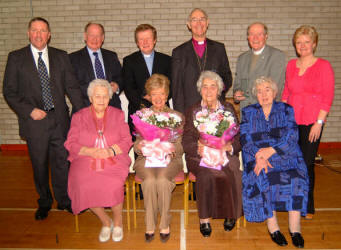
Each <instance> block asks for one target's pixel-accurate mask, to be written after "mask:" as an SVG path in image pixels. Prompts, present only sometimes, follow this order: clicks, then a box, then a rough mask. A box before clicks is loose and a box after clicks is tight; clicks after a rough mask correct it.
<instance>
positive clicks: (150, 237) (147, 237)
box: [144, 233, 154, 242]
mask: <svg viewBox="0 0 341 250" xmlns="http://www.w3.org/2000/svg"><path fill="white" fill-rule="evenodd" d="M144 237H145V241H146V242H151V241H152V240H154V233H152V234H147V233H145V234H144Z"/></svg>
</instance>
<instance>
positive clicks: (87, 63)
mask: <svg viewBox="0 0 341 250" xmlns="http://www.w3.org/2000/svg"><path fill="white" fill-rule="evenodd" d="M103 60H104V59H103ZM81 63H82V64H83V65H82V68H83V69H85V70H86V72H87V75H88V81H89V82H90V81H91V80H93V79H95V78H96V77H95V72H94V68H93V67H92V62H91V58H90V55H89V52H88V49H87V48H86V47H84V48H83V50H82V61H81Z"/></svg>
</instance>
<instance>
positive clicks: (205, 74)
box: [197, 70, 224, 96]
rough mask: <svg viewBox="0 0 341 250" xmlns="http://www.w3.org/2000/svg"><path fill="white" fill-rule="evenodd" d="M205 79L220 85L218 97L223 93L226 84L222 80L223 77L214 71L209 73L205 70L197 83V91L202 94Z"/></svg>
mask: <svg viewBox="0 0 341 250" xmlns="http://www.w3.org/2000/svg"><path fill="white" fill-rule="evenodd" d="M205 79H210V80H212V81H215V82H216V83H217V85H218V95H219V96H220V95H221V92H222V91H223V88H224V82H223V79H221V77H220V76H219V75H218V74H217V73H215V72H213V71H209V70H205V71H203V72H201V74H200V76H199V79H198V81H197V89H198V92H199V93H200V92H201V88H202V84H203V82H204V80H205Z"/></svg>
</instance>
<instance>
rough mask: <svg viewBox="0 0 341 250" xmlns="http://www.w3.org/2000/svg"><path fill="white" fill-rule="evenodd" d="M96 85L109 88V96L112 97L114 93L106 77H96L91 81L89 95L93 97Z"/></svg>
mask: <svg viewBox="0 0 341 250" xmlns="http://www.w3.org/2000/svg"><path fill="white" fill-rule="evenodd" d="M95 87H104V88H107V89H108V93H109V98H110V99H111V98H112V95H113V94H114V93H113V91H112V88H111V85H110V83H109V82H108V81H107V80H104V79H95V80H93V81H91V82H90V84H89V87H88V97H89V98H90V97H92V96H93V94H94V89H95Z"/></svg>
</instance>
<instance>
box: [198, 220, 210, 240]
mask: <svg viewBox="0 0 341 250" xmlns="http://www.w3.org/2000/svg"><path fill="white" fill-rule="evenodd" d="M200 232H201V234H202V235H203V236H204V237H210V235H211V233H212V228H211V224H210V223H209V222H208V223H201V224H200Z"/></svg>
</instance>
